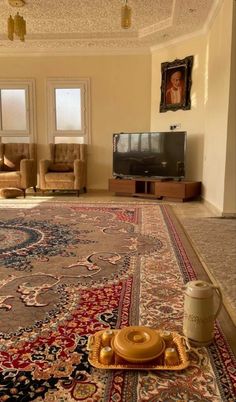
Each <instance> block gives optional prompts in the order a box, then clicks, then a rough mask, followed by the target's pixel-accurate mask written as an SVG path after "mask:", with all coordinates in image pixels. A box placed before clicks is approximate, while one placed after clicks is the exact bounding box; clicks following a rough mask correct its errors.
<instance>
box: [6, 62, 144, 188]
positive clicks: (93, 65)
mask: <svg viewBox="0 0 236 402" xmlns="http://www.w3.org/2000/svg"><path fill="white" fill-rule="evenodd" d="M0 65H1V69H0V77H1V78H10V77H12V78H19V77H26V78H35V80H36V95H37V134H38V144H39V145H38V157H39V159H41V158H44V157H45V156H47V154H46V149H47V147H46V144H47V122H46V78H47V77H90V79H91V131H92V135H91V137H92V144H91V145H89V163H88V188H90V189H106V188H107V187H108V178H109V177H110V176H111V174H112V133H114V132H120V131H139V130H141V131H142V130H150V86H151V84H150V80H151V76H150V69H151V56H150V55H134V56H87V57H86V56H83V57H79V56H74V57H72V56H71V57H69V56H67V57H63V56H62V57H60V56H59V57H43V56H40V57H15V58H14V57H9V58H8V57H2V58H0Z"/></svg>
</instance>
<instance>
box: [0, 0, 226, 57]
mask: <svg viewBox="0 0 236 402" xmlns="http://www.w3.org/2000/svg"><path fill="white" fill-rule="evenodd" d="M9 1H11V0H9ZM12 1H20V0H12ZM222 1H223V0H148V1H143V0H129V5H130V6H131V8H132V26H131V28H130V29H126V30H124V29H122V28H121V26H120V10H121V5H122V1H121V0H112V1H111V0H60V1H58V0H50V1H49V0H26V1H25V6H24V7H23V8H22V11H21V14H22V15H23V17H24V19H25V20H26V22H27V35H26V37H25V42H24V43H22V42H20V41H18V40H14V41H13V42H11V41H9V40H8V39H7V35H6V21H7V18H8V17H9V14H10V13H12V10H13V8H12V7H11V6H10V5H9V3H8V0H0V9H1V16H0V54H7V53H8V54H10V53H13V54H17V53H18V52H20V54H21V55H22V54H23V53H26V54H28V53H30V52H32V53H33V52H34V53H39V54H42V53H45V54H48V53H50V52H53V53H55V52H58V53H63V52H64V53H67V54H68V53H70V52H71V53H72V54H75V53H76V54H80V53H81V54H86V53H87V54H91V53H92V52H93V53H99V54H103V53H104V54H107V53H108V52H110V54H115V53H117V54H118V53H125V54H126V53H131V54H134V53H143V52H145V53H147V52H149V51H150V50H153V49H157V48H160V47H163V46H167V45H169V44H171V43H175V42H176V41H178V40H182V39H181V38H183V37H188V36H190V37H191V36H192V35H196V34H199V33H201V32H202V30H203V29H205V27H206V24H209V21H210V20H211V19H212V16H213V15H214V14H215V10H217V9H218V8H219V6H220V5H221V4H222Z"/></svg>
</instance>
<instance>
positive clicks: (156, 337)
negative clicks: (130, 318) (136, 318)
mask: <svg viewBox="0 0 236 402" xmlns="http://www.w3.org/2000/svg"><path fill="white" fill-rule="evenodd" d="M112 346H113V349H114V352H115V353H117V355H119V356H120V357H122V358H123V359H125V360H127V361H130V362H132V361H133V362H138V361H140V362H143V361H149V360H153V359H155V358H156V357H158V356H159V355H160V354H161V353H162V352H163V351H164V348H165V343H164V341H163V339H162V338H161V336H160V334H159V333H158V331H156V330H154V329H151V328H149V327H142V326H131V327H124V328H122V329H121V330H120V331H118V332H117V334H116V335H115V337H114V338H113V340H112Z"/></svg>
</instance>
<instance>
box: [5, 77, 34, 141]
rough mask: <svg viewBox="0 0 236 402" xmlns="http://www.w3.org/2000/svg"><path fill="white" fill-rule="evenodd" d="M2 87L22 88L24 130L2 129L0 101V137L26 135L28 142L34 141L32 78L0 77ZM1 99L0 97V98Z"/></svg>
mask: <svg viewBox="0 0 236 402" xmlns="http://www.w3.org/2000/svg"><path fill="white" fill-rule="evenodd" d="M2 89H16V90H17V89H24V90H25V95H26V96H25V100H26V102H25V103H26V105H25V107H26V130H3V129H2V113H1V102H0V138H2V137H7V138H10V137H19V138H20V137H27V138H29V142H30V143H31V142H36V96H35V80H34V79H31V78H29V79H20V78H17V79H0V91H1V90H2ZM0 97H1V92H0ZM0 100H1V99H0Z"/></svg>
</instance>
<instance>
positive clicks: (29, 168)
mask: <svg viewBox="0 0 236 402" xmlns="http://www.w3.org/2000/svg"><path fill="white" fill-rule="evenodd" d="M20 173H21V186H22V188H25V189H26V188H29V187H35V186H36V184H37V167H36V161H35V160H34V159H22V160H21V161H20Z"/></svg>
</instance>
